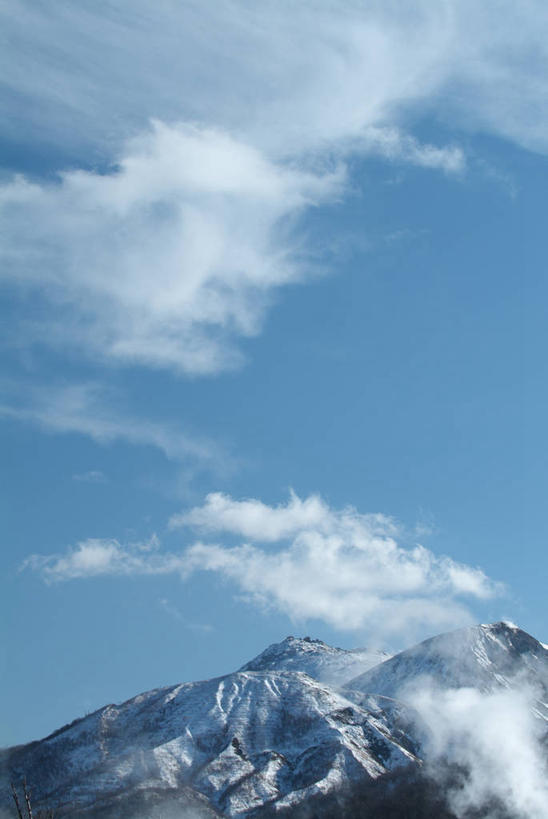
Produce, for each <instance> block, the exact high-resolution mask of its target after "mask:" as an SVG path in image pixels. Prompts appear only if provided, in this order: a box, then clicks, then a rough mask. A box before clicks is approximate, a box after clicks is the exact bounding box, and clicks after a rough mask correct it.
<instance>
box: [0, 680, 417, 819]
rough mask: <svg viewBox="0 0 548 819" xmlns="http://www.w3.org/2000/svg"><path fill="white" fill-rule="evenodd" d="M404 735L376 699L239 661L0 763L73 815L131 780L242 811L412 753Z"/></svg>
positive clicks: (148, 790) (397, 762)
mask: <svg viewBox="0 0 548 819" xmlns="http://www.w3.org/2000/svg"><path fill="white" fill-rule="evenodd" d="M406 744H407V745H408V746H409V747H410V745H409V742H407V743H406V738H405V737H404V736H403V734H401V735H399V737H398V739H395V738H393V737H392V736H391V734H390V727H389V725H388V722H387V714H385V713H383V712H382V711H381V710H380V709H378V708H377V709H376V711H374V710H368V709H367V708H365V707H360V706H358V705H356V704H353V703H351V702H349V701H348V700H346V699H345V698H343V697H342V696H340V695H339V694H337V693H336V692H335V691H333V690H331V689H330V688H328V687H327V686H325V685H322V684H320V683H318V682H316V681H315V680H312V679H311V678H310V677H308V676H306V675H305V674H302V673H298V672H287V671H279V672H278V671H268V672H238V673H235V674H231V675H228V676H227V677H222V678H219V679H215V680H209V681H206V682H198V683H187V684H184V685H179V686H175V687H174V688H165V689H160V690H157V691H151V692H149V693H147V694H142V695H140V696H138V697H135V698H134V699H132V700H129V701H128V702H126V703H124V704H122V705H120V706H114V705H110V706H107V707H106V708H103V709H101V710H100V711H98V712H96V713H95V714H91V715H90V716H88V717H86V718H84V719H82V720H80V721H78V722H76V723H74V724H72V725H69V726H67V727H65V728H63V729H61V730H60V731H58V732H56V733H55V734H53V735H52V736H51V737H48V738H46V739H45V740H42V741H41V742H38V743H32V744H31V745H28V746H24V747H22V748H16V749H12V751H11V752H9V753H8V754H7V757H5V758H4V760H3V762H4V765H3V766H2V767H4V768H5V767H6V765H7V767H8V768H9V771H10V773H9V776H10V778H12V779H14V780H15V781H19V780H20V779H22V778H23V776H26V777H27V779H28V780H29V782H32V784H33V788H34V792H35V794H36V797H35V798H36V799H37V800H40V801H41V802H42V803H43V804H50V805H54V806H60V807H58V813H59V815H63V810H65V811H67V810H68V812H69V813H70V815H71V816H72V815H75V816H77V815H79V813H78V812H79V811H82V810H83V809H86V808H89V807H90V806H92V805H93V804H94V803H96V802H97V800H98V799H99V798H100V799H101V800H102V801H103V803H104V804H105V806H106V808H108V809H111V807H112V800H114V799H115V798H116V796H117V794H119V793H120V792H133V793H134V792H135V789H136V788H138V789H139V790H140V791H141V793H142V794H153V793H154V794H158V793H163V794H164V797H166V798H168V797H172V796H173V795H175V794H177V792H178V791H180V790H181V789H184V788H188V787H189V786H190V787H191V788H193V789H195V790H196V791H198V792H199V793H201V794H203V795H205V796H206V797H207V798H208V799H209V800H210V801H211V803H212V805H214V806H215V808H216V809H218V810H220V811H221V812H222V813H223V814H225V815H228V816H239V815H244V814H248V813H249V812H250V811H252V810H253V809H254V808H258V807H261V806H262V805H264V804H266V803H271V802H274V801H275V802H277V803H279V804H280V805H291V804H294V803H296V802H299V801H302V800H303V799H306V798H307V797H308V796H310V795H312V794H314V793H318V792H320V793H323V792H327V791H329V790H331V789H333V788H336V787H340V786H341V785H343V784H345V783H346V782H348V781H350V780H353V779H354V780H355V779H359V778H361V777H363V776H368V777H373V778H374V777H378V776H379V775H381V774H383V773H384V772H386V771H387V770H390V769H392V768H395V767H397V766H401V765H405V764H407V763H409V762H410V761H413V760H414V756H413V754H412V753H411V752H410V751H409V750H407V748H406V747H404V746H405V745H406ZM63 805H64V806H65V808H64V809H63V807H62V806H63ZM69 806H70V810H69ZM99 815H103V814H99Z"/></svg>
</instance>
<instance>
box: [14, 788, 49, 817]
mask: <svg viewBox="0 0 548 819" xmlns="http://www.w3.org/2000/svg"><path fill="white" fill-rule="evenodd" d="M11 795H12V797H13V801H14V803H15V809H16V811H17V816H18V817H19V819H25V817H26V819H54V813H53V811H52V810H49V809H46V810H39V811H38V813H34V812H33V810H32V802H31V798H30V795H31V794H30V788H29V787H28V785H27V780H26V779H24V780H23V800H24V805H25V808H26V813H25V812H24V810H23V807H22V805H21V800H20V799H19V794H18V793H17V788H16V787H15V785H14V784H13V782H12V783H11Z"/></svg>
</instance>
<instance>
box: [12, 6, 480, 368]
mask: <svg viewBox="0 0 548 819" xmlns="http://www.w3.org/2000/svg"><path fill="white" fill-rule="evenodd" d="M16 5H17V9H18V11H17V14H14V13H13V12H12V14H11V15H10V16H11V17H17V18H18V20H19V22H21V20H24V21H25V32H26V35H25V36H26V40H27V41H28V42H31V43H35V45H36V47H35V48H34V49H33V50H32V58H31V60H30V61H29V64H28V74H27V72H26V70H19V69H18V70H17V72H16V73H14V72H13V65H14V64H15V65H20V61H19V60H16V59H13V62H10V60H9V57H10V50H11V48H12V44H13V45H14V47H15V46H16V44H17V41H18V36H19V35H18V33H17V31H13V30H12V23H11V19H7V20H6V21H5V22H6V27H7V30H8V32H11V33H12V35H13V36H12V37H11V36H7V38H6V39H7V43H6V45H7V48H6V51H7V54H6V56H7V57H8V60H7V64H6V66H5V73H4V75H3V76H4V77H5V82H6V83H7V84H8V86H9V87H10V88H11V90H12V92H13V94H12V95H11V96H10V95H7V97H6V99H7V102H6V105H7V106H8V109H9V110H8V112H7V113H8V114H9V115H8V116H6V117H5V119H4V128H5V129H7V130H8V132H9V127H10V126H9V123H10V122H15V121H20V120H21V118H23V119H24V120H25V121H28V118H29V117H30V119H31V120H32V118H33V116H34V114H31V113H29V112H30V111H36V112H38V111H39V112H40V113H39V114H38V118H39V120H40V123H38V122H35V123H34V125H35V126H36V128H35V129H31V128H27V129H23V130H25V131H26V132H28V133H30V132H33V131H35V132H36V133H40V135H41V140H44V139H47V138H48V135H49V138H50V139H51V140H52V142H54V143H55V144H56V146H65V149H66V151H67V156H69V155H70V156H71V164H72V165H74V164H75V162H76V165H78V163H79V162H80V164H82V165H85V166H86V168H87V169H86V170H82V169H80V170H69V171H64V172H61V173H59V174H58V175H57V177H49V178H48V181H46V182H44V181H29V180H28V179H25V178H24V177H22V176H16V177H15V178H13V179H12V180H11V181H9V182H6V183H5V184H3V185H2V186H1V187H0V218H1V219H2V226H3V227H2V233H3V237H4V239H3V242H2V245H1V247H0V259H1V261H2V266H1V269H2V271H3V273H2V275H3V277H4V278H5V279H7V280H8V281H9V282H10V283H11V284H12V285H13V286H14V287H17V288H24V289H25V290H29V289H30V290H31V291H32V292H36V293H39V294H40V297H41V298H44V299H46V300H47V302H48V310H47V317H46V318H44V319H42V320H40V321H38V320H36V318H35V317H34V318H33V320H32V321H29V320H28V316H26V315H25V308H24V302H23V303H22V305H23V306H22V307H21V310H22V313H21V314H20V318H21V319H22V322H21V323H20V324H19V325H18V326H17V327H14V329H13V333H14V334H15V335H16V336H17V338H18V341H19V343H32V342H39V343H41V344H47V345H57V346H58V347H63V346H65V345H66V344H67V343H70V344H71V346H72V348H73V349H79V350H80V351H81V352H83V353H85V354H86V355H90V356H93V357H95V358H99V359H103V360H108V361H111V362H117V363H120V364H128V363H138V364H141V365H145V366H148V367H154V368H169V369H172V370H175V371H178V372H184V373H189V374H211V373H216V372H219V371H220V370H225V369H230V368H232V367H235V366H238V364H239V363H241V360H242V357H241V353H240V350H239V347H238V339H240V338H242V337H246V336H247V337H249V336H253V335H254V334H256V333H258V332H259V331H260V329H261V326H262V322H263V318H264V314H265V311H266V309H267V308H268V307H269V305H270V303H271V301H272V298H273V296H274V294H275V293H276V291H277V290H278V289H279V288H280V287H282V286H284V285H287V284H290V283H294V282H298V281H302V280H303V279H305V278H306V277H307V276H308V275H309V274H310V267H311V265H310V261H309V260H308V261H307V254H306V252H303V247H302V244H301V242H302V241H303V240H302V239H301V240H298V239H297V238H296V233H295V231H294V230H292V228H294V227H295V223H296V220H298V218H299V216H300V215H301V214H302V213H303V212H304V211H305V210H306V209H307V208H310V207H314V206H317V205H320V204H321V203H323V202H325V201H333V199H335V198H338V197H341V196H342V195H343V193H344V186H345V182H346V180H345V168H344V163H345V161H346V159H347V158H348V157H351V156H354V155H356V154H374V155H378V156H381V157H384V158H386V159H388V160H390V161H392V162H400V163H411V164H415V165H419V166H422V167H428V168H435V169H440V170H443V171H445V172H449V173H452V172H457V173H458V172H460V171H462V170H463V168H464V165H465V157H464V154H463V151H462V149H461V148H460V147H458V146H456V145H449V146H435V145H431V144H427V143H424V144H423V143H421V142H420V141H419V140H417V139H416V138H415V137H413V136H411V135H409V134H407V133H405V132H404V131H403V130H402V128H401V126H400V124H399V123H398V120H399V116H398V114H397V109H399V107H400V106H401V104H402V103H404V104H408V103H409V102H410V101H412V100H416V99H417V98H418V97H420V98H423V97H424V96H425V95H428V93H433V92H434V89H435V88H436V87H437V85H438V84H439V82H440V80H439V71H436V70H435V67H436V66H437V65H438V63H439V62H440V61H441V60H442V57H443V55H444V54H445V48H446V45H447V40H448V39H449V40H451V30H452V29H451V20H450V17H449V16H448V15H446V14H440V13H436V14H433V15H432V14H429V13H427V11H426V10H421V11H420V13H417V14H416V15H409V14H402V15H399V16H398V15H396V16H395V17H394V19H392V20H391V19H390V18H389V17H387V16H385V15H384V14H382V13H378V11H375V10H374V9H370V10H369V11H367V10H365V9H364V10H361V11H360V10H358V9H357V8H356V7H355V6H354V4H348V5H345V4H343V6H342V7H341V9H338V10H337V12H334V11H331V10H329V9H328V8H322V7H318V6H317V4H315V3H304V4H302V6H300V7H299V9H295V8H294V7H292V6H289V5H287V4H285V3H280V4H276V5H269V6H268V8H262V9H261V11H260V13H258V11H257V10H254V9H252V8H251V7H249V5H248V4H244V3H228V2H226V3H225V2H221V3H219V4H216V6H215V12H214V13H213V12H212V9H208V8H207V7H206V6H204V5H203V4H201V5H199V6H198V5H196V6H194V4H193V3H190V4H183V5H180V4H173V3H168V5H167V6H166V7H165V8H158V9H156V10H155V13H154V14H153V15H151V14H150V8H149V6H148V4H147V3H143V2H140V0H138V2H136V3H131V4H129V3H128V4H127V5H124V4H122V7H121V8H120V9H118V10H117V11H116V13H114V11H113V9H112V8H110V7H109V6H108V5H107V7H106V8H104V9H102V12H101V13H100V14H98V13H94V12H93V11H90V10H86V11H82V10H78V9H76V8H75V7H74V6H70V7H69V6H68V5H66V4H64V3H62V4H61V5H60V6H59V7H58V8H57V10H56V11H55V13H53V15H52V16H50V15H44V14H43V12H42V10H41V9H39V8H37V7H34V6H32V5H30V4H28V3H25V2H19V3H16ZM411 17H412V18H413V19H411ZM52 26H53V29H52ZM52 30H53V31H55V36H54V37H53V36H52ZM203 32H207V36H204V34H203ZM419 32H420V36H419ZM51 42H55V43H56V49H57V48H60V49H61V58H60V59H59V55H57V57H56V59H55V60H53V59H49V57H50V56H51V46H50V45H49V44H50V43H51ZM152 42H154V49H151V43H152ZM281 50H283V53H284V59H280V56H279V55H280V52H281ZM212 52H214V54H213V53H212ZM84 54H87V55H88V56H89V55H90V54H93V59H88V60H84V62H83V63H82V59H83V55H84ZM12 56H13V55H12ZM444 59H445V58H444ZM213 64H215V65H216V66H217V68H216V72H215V77H214V78H213V77H212V75H211V66H212V65H213ZM26 65H27V63H25V66H26ZM61 66H62V68H60V67H61ZM311 67H313V70H311ZM189 77H192V81H191V82H189ZM213 80H214V81H213ZM225 84H226V87H225ZM52 88H54V89H55V94H53V95H52V93H51V89H52ZM196 89H199V93H198V92H197V91H196ZM223 89H224V90H223ZM229 89H230V93H228V91H229ZM232 89H237V91H236V92H234V91H233V90H232ZM35 95H36V97H37V100H39V105H38V104H37V105H36V106H32V105H28V104H25V106H24V107H22V106H21V100H22V99H28V98H29V97H30V98H34V97H35ZM392 109H394V110H392ZM68 119H70V121H71V127H70V129H69V128H66V122H67V120H68ZM150 120H153V122H152V125H150ZM197 123H200V124H197ZM21 130H22V129H21V128H19V129H18V134H17V137H18V138H20V134H21ZM67 135H70V136H67ZM8 137H9V133H8ZM67 139H68V141H69V143H70V144H67ZM90 151H95V152H99V155H100V156H101V157H102V160H101V161H99V165H100V169H99V170H89V155H90ZM75 156H76V157H79V159H77V160H76V161H75V160H74V157H75Z"/></svg>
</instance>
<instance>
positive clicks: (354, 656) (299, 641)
mask: <svg viewBox="0 0 548 819" xmlns="http://www.w3.org/2000/svg"><path fill="white" fill-rule="evenodd" d="M389 657H390V655H389V654H387V653H386V652H384V651H372V650H370V649H367V648H357V649H351V650H348V649H344V648H336V647H335V646H330V645H328V644H327V643H324V642H323V640H317V639H313V638H312V637H294V636H293V635H289V636H288V637H286V638H285V639H284V640H282V641H281V642H280V643H272V645H270V646H268V648H266V649H265V650H264V651H263V652H261V654H259V655H258V656H257V657H255V658H254V659H253V660H250V661H249V662H248V663H246V664H245V665H243V666H242V667H241V669H240V671H302V672H304V673H305V674H308V676H309V677H312V678H313V679H315V680H319V681H320V682H325V683H329V684H330V685H342V684H343V683H345V682H346V681H347V680H349V679H351V678H352V677H354V676H355V675H356V674H361V673H363V672H364V671H366V670H367V669H369V668H372V666H374V665H377V664H378V663H382V662H383V661H384V660H387V659H388V658H389Z"/></svg>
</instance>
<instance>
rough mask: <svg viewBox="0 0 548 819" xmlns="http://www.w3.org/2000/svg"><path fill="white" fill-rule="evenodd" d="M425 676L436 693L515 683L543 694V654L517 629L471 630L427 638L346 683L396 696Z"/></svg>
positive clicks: (547, 679) (546, 672)
mask: <svg viewBox="0 0 548 819" xmlns="http://www.w3.org/2000/svg"><path fill="white" fill-rule="evenodd" d="M421 676H428V677H429V678H430V679H431V680H433V682H434V683H435V684H437V685H439V686H441V687H442V688H462V687H472V688H476V689H478V690H480V691H491V690H493V689H494V688H498V687H500V686H504V687H509V686H511V685H513V684H514V681H515V680H516V678H519V679H520V680H521V681H523V680H524V679H527V680H528V681H529V682H531V683H532V684H534V685H536V686H538V687H540V688H544V690H545V691H546V690H548V650H547V649H546V647H545V646H544V645H543V644H542V643H539V641H538V640H535V638H534V637H531V636H530V635H529V634H527V633H526V632H524V631H521V629H519V628H518V627H517V626H515V625H513V624H511V623H506V622H500V623H493V624H491V625H479V626H472V627H470V628H463V629H458V630H457V631H452V632H449V633H447V634H440V635H439V636H437V637H431V638H430V639H429V640H424V642H422V643H419V644H418V645H416V646H413V647H412V648H409V649H407V650H406V651H402V652H400V653H399V654H396V655H395V656H394V657H392V658H391V659H389V660H386V661H385V662H383V663H381V664H380V665H377V666H375V667H374V668H371V669H369V670H368V671H366V672H365V673H364V674H360V675H359V676H357V677H355V678H354V679H352V680H350V681H349V682H347V683H346V685H345V687H346V688H348V689H354V690H357V691H362V692H367V693H373V694H382V695H383V696H386V697H398V696H401V693H402V691H403V690H404V688H405V686H406V685H408V684H409V682H411V681H413V680H416V679H418V678H419V677H421Z"/></svg>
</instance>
